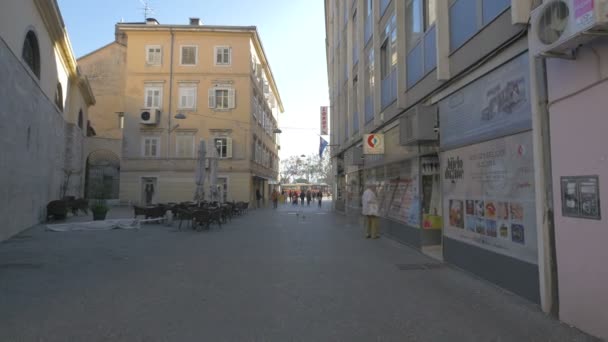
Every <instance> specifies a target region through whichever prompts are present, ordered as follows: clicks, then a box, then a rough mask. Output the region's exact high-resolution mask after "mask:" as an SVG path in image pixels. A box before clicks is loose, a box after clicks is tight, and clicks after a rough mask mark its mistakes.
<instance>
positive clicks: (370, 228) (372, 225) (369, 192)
mask: <svg viewBox="0 0 608 342" xmlns="http://www.w3.org/2000/svg"><path fill="white" fill-rule="evenodd" d="M361 202H362V204H363V208H362V209H363V210H362V211H361V214H363V219H364V221H365V222H364V224H365V230H366V232H367V235H366V238H368V239H369V238H373V239H377V238H379V237H380V234H379V233H378V199H377V197H376V187H375V186H374V185H372V184H368V185H367V189H366V190H365V192H363V197H362V199H361Z"/></svg>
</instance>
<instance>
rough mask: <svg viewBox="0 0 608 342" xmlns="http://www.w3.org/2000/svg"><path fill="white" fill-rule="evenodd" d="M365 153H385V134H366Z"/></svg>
mask: <svg viewBox="0 0 608 342" xmlns="http://www.w3.org/2000/svg"><path fill="white" fill-rule="evenodd" d="M363 154H384V134H375V133H374V134H364V135H363Z"/></svg>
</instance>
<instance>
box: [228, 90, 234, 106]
mask: <svg viewBox="0 0 608 342" xmlns="http://www.w3.org/2000/svg"><path fill="white" fill-rule="evenodd" d="M234 96H235V91H234V89H228V108H230V109H232V108H235V105H236V101H235V98H234Z"/></svg>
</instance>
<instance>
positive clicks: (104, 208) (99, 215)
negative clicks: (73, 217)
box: [91, 200, 110, 221]
mask: <svg viewBox="0 0 608 342" xmlns="http://www.w3.org/2000/svg"><path fill="white" fill-rule="evenodd" d="M109 210H110V208H109V207H108V205H107V204H106V202H105V201H104V200H97V201H95V202H93V204H92V205H91V211H92V212H93V221H103V220H105V219H106V214H107V213H108V211H109Z"/></svg>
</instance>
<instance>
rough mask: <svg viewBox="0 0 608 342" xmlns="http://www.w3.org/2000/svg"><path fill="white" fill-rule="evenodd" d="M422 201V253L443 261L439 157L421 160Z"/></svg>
mask: <svg viewBox="0 0 608 342" xmlns="http://www.w3.org/2000/svg"><path fill="white" fill-rule="evenodd" d="M420 174H421V190H422V191H421V197H422V198H421V199H422V201H421V202H422V252H423V253H424V254H427V255H428V256H430V257H432V258H434V259H437V260H443V245H442V242H443V241H442V240H443V239H442V237H443V231H442V228H443V218H442V202H441V177H440V167H439V157H438V156H437V155H430V156H424V157H421V158H420Z"/></svg>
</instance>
